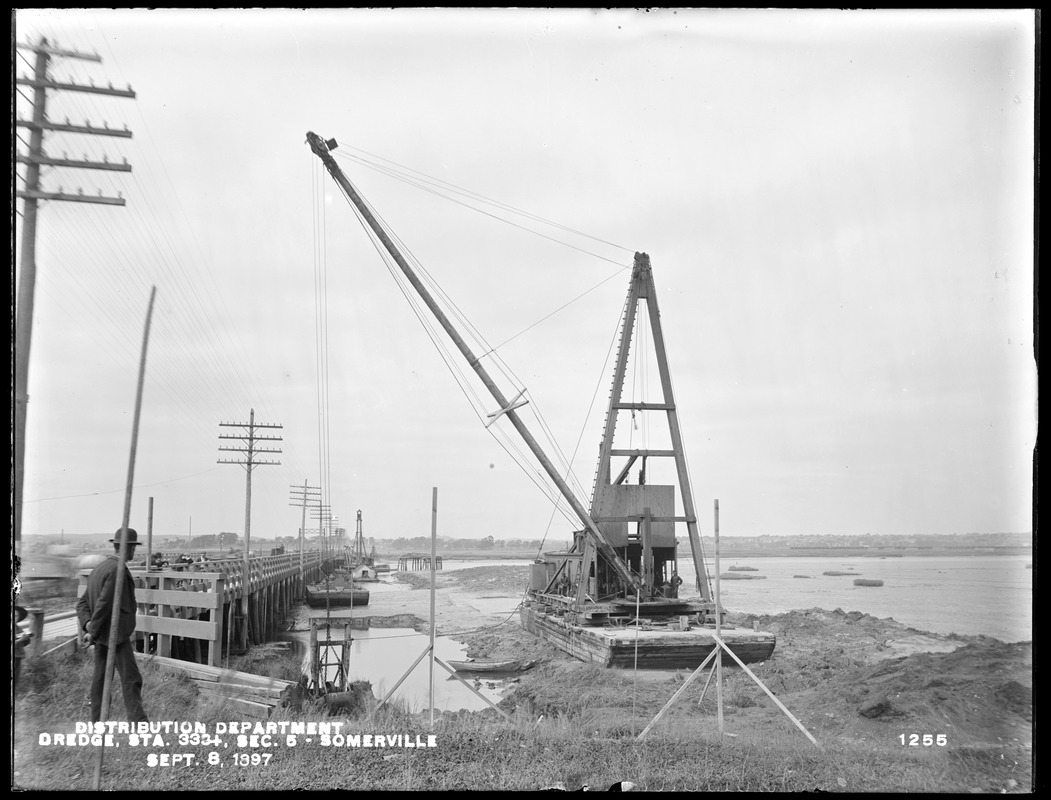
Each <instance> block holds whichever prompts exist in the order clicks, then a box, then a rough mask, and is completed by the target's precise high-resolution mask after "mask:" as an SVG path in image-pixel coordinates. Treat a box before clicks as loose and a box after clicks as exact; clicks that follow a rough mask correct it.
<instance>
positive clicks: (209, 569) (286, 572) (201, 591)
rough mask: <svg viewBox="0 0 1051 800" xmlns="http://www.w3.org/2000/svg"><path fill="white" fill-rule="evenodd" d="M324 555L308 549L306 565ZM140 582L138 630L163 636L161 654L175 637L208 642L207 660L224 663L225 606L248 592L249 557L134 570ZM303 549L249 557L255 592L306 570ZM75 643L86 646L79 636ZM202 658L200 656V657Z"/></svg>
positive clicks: (84, 576)
mask: <svg viewBox="0 0 1051 800" xmlns="http://www.w3.org/2000/svg"><path fill="white" fill-rule="evenodd" d="M321 561H322V554H321V553H319V552H316V551H315V552H311V553H304V554H303V559H302V566H303V568H304V569H306V570H310V569H312V568H315V567H317V566H318V565H320V563H321ZM130 571H131V576H132V579H133V580H134V582H135V600H136V603H137V605H138V613H137V614H136V617H135V631H136V635H137V636H138V635H141V636H145V637H148V636H150V635H151V634H154V635H156V636H157V648H156V652H157V654H158V655H161V656H165V657H170V655H171V649H172V639H173V637H180V638H184V639H190V640H193V642H194V646H195V647H196V648H198V649H199V648H200V643H201V642H204V643H206V644H207V650H208V652H207V656H206V658H207V661H206V663H208V664H210V665H212V666H218V665H219V659H220V657H221V653H222V641H223V625H224V622H223V608H224V606H225V605H226V604H227V603H232V602H233V601H234V600H236V599H238V598H240V597H242V595H243V593H244V591H245V585H246V581H245V580H244V558H229V559H216V560H211V561H201V562H194V563H192V564H185V565H179V566H178V567H177V568H172V569H166V568H165V569H149V570H147V569H145V568H142V567H140V568H136V569H131V570H130ZM90 574H91V570H90V569H83V570H80V573H79V586H78V588H77V596H78V597H79V596H80V595H82V594H83V593H84V592H85V591H86V590H87V580H88V576H89V575H90ZM300 574H301V573H300V554H299V553H285V554H282V555H276V556H255V557H252V558H250V559H249V563H248V581H247V592H248V594H249V595H251V594H253V593H255V592H258V591H261V590H263V589H265V588H267V587H269V586H273V585H274V584H276V583H278V582H279V581H281V580H285V579H287V578H291V577H294V576H298V575H300ZM73 645H74V647H78V646H79V645H80V641H79V635H78V641H75V642H74V643H73ZM198 660H200V659H198Z"/></svg>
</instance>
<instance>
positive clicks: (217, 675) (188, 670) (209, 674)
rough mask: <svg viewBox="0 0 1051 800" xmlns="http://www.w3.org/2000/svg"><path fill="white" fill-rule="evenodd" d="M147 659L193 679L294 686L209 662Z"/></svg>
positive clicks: (278, 679) (292, 683)
mask: <svg viewBox="0 0 1051 800" xmlns="http://www.w3.org/2000/svg"><path fill="white" fill-rule="evenodd" d="M148 660H149V661H150V662H151V663H153V664H155V665H156V666H158V667H160V668H161V669H163V670H165V671H172V672H179V673H182V674H184V675H187V676H189V677H190V678H193V679H198V680H206V681H215V682H220V683H222V682H226V683H243V684H247V685H252V686H283V687H285V686H295V682H293V681H286V680H281V679H280V678H268V677H265V676H263V675H255V674H253V673H251V672H238V671H237V670H232V669H223V668H222V667H213V666H211V665H209V664H194V663H191V662H189V661H181V660H180V659H177V658H165V657H164V656H148Z"/></svg>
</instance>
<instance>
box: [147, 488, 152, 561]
mask: <svg viewBox="0 0 1051 800" xmlns="http://www.w3.org/2000/svg"><path fill="white" fill-rule="evenodd" d="M152 566H153V498H152V497H151V498H150V507H149V515H148V516H147V517H146V571H147V572H149V571H150V569H151V568H152Z"/></svg>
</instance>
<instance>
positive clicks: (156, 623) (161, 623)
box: [135, 615, 220, 642]
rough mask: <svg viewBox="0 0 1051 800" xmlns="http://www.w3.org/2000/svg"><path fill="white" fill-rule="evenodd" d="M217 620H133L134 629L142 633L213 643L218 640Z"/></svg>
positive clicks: (218, 625)
mask: <svg viewBox="0 0 1051 800" xmlns="http://www.w3.org/2000/svg"><path fill="white" fill-rule="evenodd" d="M219 628H220V623H219V620H215V621H214V622H207V621H205V620H200V619H178V618H177V617H144V616H141V615H140V616H137V617H136V618H135V629H136V630H137V631H140V632H142V633H160V634H167V635H168V636H182V637H185V638H188V639H206V640H207V641H209V642H215V641H218V639H219Z"/></svg>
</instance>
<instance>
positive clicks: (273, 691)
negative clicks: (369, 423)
mask: <svg viewBox="0 0 1051 800" xmlns="http://www.w3.org/2000/svg"><path fill="white" fill-rule="evenodd" d="M194 683H195V684H197V688H198V689H199V690H200V691H202V692H209V693H211V694H226V695H230V696H231V697H245V696H246V695H248V696H250V697H252V698H254V699H256V700H259V701H264V700H276V701H280V700H282V699H283V698H284V697H285V696H286V695H287V694H288V692H289V688H290V687H287V686H273V687H266V686H253V685H249V684H243V683H223V682H212V681H200V682H199V683H198V682H197V681H194Z"/></svg>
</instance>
